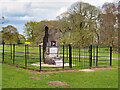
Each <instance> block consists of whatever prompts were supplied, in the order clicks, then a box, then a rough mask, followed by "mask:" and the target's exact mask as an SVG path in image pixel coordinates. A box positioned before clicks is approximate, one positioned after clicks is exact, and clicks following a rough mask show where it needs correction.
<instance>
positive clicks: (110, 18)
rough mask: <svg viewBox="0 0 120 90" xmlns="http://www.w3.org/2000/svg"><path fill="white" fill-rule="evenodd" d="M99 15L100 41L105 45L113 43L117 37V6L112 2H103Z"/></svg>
mask: <svg viewBox="0 0 120 90" xmlns="http://www.w3.org/2000/svg"><path fill="white" fill-rule="evenodd" d="M102 8H103V14H102V15H101V16H102V17H101V29H100V42H101V43H104V44H106V45H112V46H113V45H114V43H116V41H117V39H118V37H117V33H118V30H117V18H116V15H117V8H116V6H115V4H114V3H105V4H104V5H103V6H102Z"/></svg>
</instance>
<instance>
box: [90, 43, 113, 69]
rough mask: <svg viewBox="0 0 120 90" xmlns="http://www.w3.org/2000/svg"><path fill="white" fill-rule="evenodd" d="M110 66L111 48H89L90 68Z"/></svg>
mask: <svg viewBox="0 0 120 90" xmlns="http://www.w3.org/2000/svg"><path fill="white" fill-rule="evenodd" d="M111 65H112V47H101V46H92V45H91V46H90V66H91V67H97V66H98V67H102V66H111Z"/></svg>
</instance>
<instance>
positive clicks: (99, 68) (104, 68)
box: [91, 67, 119, 70]
mask: <svg viewBox="0 0 120 90" xmlns="http://www.w3.org/2000/svg"><path fill="white" fill-rule="evenodd" d="M116 68H119V67H95V68H91V70H107V69H116Z"/></svg>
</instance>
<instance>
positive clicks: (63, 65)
mask: <svg viewBox="0 0 120 90" xmlns="http://www.w3.org/2000/svg"><path fill="white" fill-rule="evenodd" d="M63 69H64V45H63Z"/></svg>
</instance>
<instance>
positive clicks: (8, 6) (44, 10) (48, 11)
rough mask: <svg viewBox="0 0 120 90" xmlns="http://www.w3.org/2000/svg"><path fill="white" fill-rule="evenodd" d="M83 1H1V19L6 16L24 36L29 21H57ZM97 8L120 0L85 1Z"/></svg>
mask: <svg viewBox="0 0 120 90" xmlns="http://www.w3.org/2000/svg"><path fill="white" fill-rule="evenodd" d="M77 1H82V0H1V1H0V11H1V17H2V16H4V17H5V18H6V19H8V20H9V22H8V23H7V24H5V25H3V26H6V25H8V24H12V25H14V26H15V27H16V28H17V29H18V31H19V33H21V34H23V26H24V24H25V23H26V22H29V21H41V20H55V19H56V16H58V15H59V14H61V13H63V12H64V11H66V10H67V8H69V7H70V5H71V4H73V3H74V2H77ZM83 1H84V2H87V3H90V4H92V5H94V6H96V7H99V6H102V5H103V4H104V3H105V2H113V1H114V2H115V1H119V0H83Z"/></svg>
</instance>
